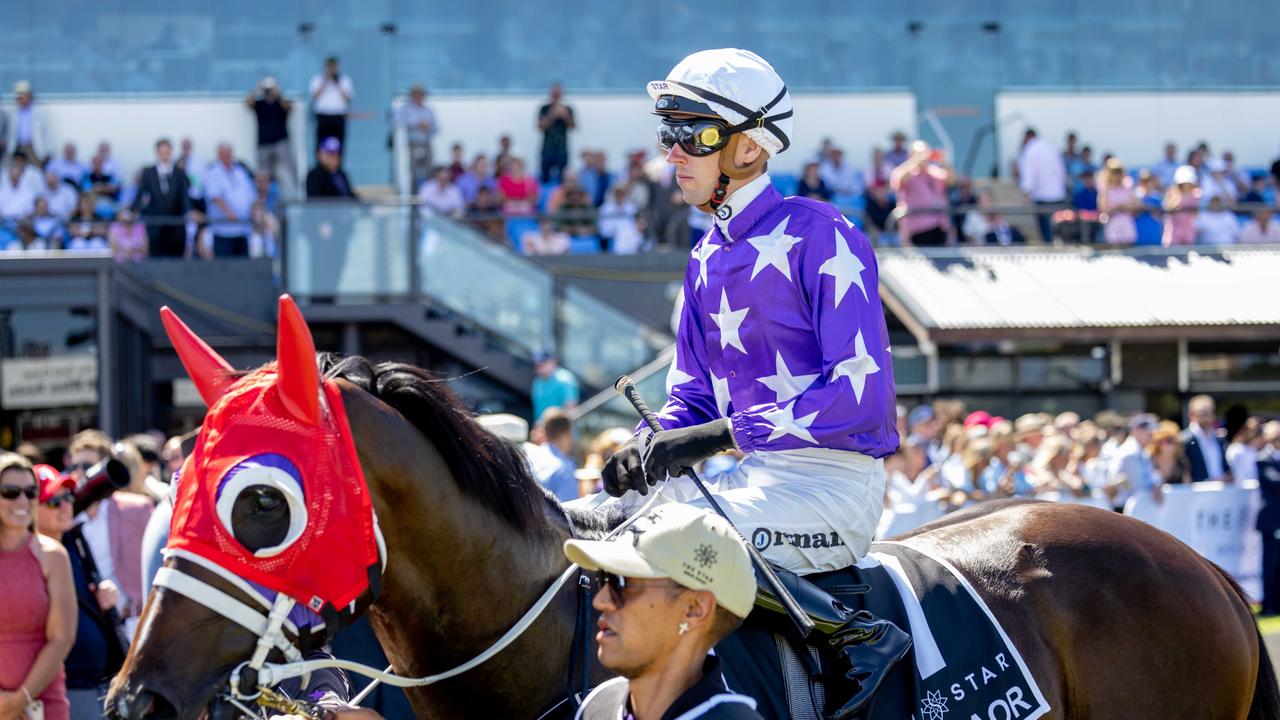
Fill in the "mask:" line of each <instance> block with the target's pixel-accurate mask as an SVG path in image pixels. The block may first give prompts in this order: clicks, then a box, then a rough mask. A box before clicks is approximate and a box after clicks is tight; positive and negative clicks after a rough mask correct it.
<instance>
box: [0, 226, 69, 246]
mask: <svg viewBox="0 0 1280 720" xmlns="http://www.w3.org/2000/svg"><path fill="white" fill-rule="evenodd" d="M6 238H7V239H6ZM56 247H57V246H56V245H52V244H50V243H49V242H48V241H47V240H44V239H42V238H41V237H40V236H39V235H37V234H36V229H35V226H34V224H33V223H32V222H31V219H30V218H23V219H22V220H20V221H18V224H17V225H16V226H15V227H14V229H13V230H12V231H10V232H7V233H4V234H0V250H4V251H6V252H28V251H40V250H52V249H55V248H56Z"/></svg>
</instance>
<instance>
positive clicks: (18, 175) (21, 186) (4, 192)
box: [0, 153, 38, 228]
mask: <svg viewBox="0 0 1280 720" xmlns="http://www.w3.org/2000/svg"><path fill="white" fill-rule="evenodd" d="M26 169H27V157H26V155H24V154H22V153H14V156H13V160H12V161H11V162H10V163H9V169H8V172H6V173H4V179H3V180H2V181H0V220H3V221H4V222H5V223H9V224H10V227H11V228H12V227H13V225H12V223H16V222H17V221H18V220H19V219H21V218H24V217H26V216H28V215H30V214H31V211H32V210H34V209H35V206H36V194H37V192H38V191H37V190H35V189H33V188H32V187H31V184H30V183H28V182H26V179H25V175H26Z"/></svg>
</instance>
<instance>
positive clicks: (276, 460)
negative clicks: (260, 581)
mask: <svg viewBox="0 0 1280 720" xmlns="http://www.w3.org/2000/svg"><path fill="white" fill-rule="evenodd" d="M305 497H306V496H305V494H304V492H303V487H302V478H301V475H300V474H299V473H298V470H297V468H296V467H295V466H294V465H293V463H291V462H289V460H287V459H286V458H284V457H281V456H279V455H260V456H255V457H253V458H250V459H248V460H245V461H243V462H241V463H240V464H239V465H237V466H235V467H234V468H232V469H231V470H230V471H228V472H227V474H226V476H225V477H224V478H223V479H222V480H221V481H220V482H219V487H218V500H217V508H218V520H220V521H221V523H222V526H223V527H224V528H226V529H227V530H229V531H230V532H231V534H232V535H234V536H235V539H236V541H237V542H239V543H240V544H241V545H242V546H244V548H245V549H247V550H249V551H250V552H252V553H253V554H254V555H255V556H256V557H272V556H274V555H278V554H280V553H281V552H284V551H285V550H286V549H287V548H288V547H289V546H291V545H292V544H293V543H295V542H297V540H298V538H300V537H302V533H303V531H304V530H305V529H306V527H307V506H306V500H305Z"/></svg>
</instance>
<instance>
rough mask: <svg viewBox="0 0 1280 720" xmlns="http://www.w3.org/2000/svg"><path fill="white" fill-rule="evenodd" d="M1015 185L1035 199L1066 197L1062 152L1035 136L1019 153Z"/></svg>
mask: <svg viewBox="0 0 1280 720" xmlns="http://www.w3.org/2000/svg"><path fill="white" fill-rule="evenodd" d="M1018 174H1019V175H1020V176H1021V179H1020V180H1019V182H1018V187H1020V188H1021V189H1022V192H1024V193H1026V194H1027V197H1029V198H1031V199H1032V200H1033V201H1035V202H1062V201H1063V200H1066V199H1067V168H1066V166H1064V165H1063V164H1062V155H1060V154H1059V153H1058V151H1057V150H1056V149H1054V147H1053V146H1051V145H1050V144H1049V143H1047V142H1045V141H1044V140H1042V139H1041V138H1038V137H1034V138H1031V140H1030V141H1029V142H1028V143H1027V144H1026V145H1023V146H1022V152H1021V154H1019V155H1018Z"/></svg>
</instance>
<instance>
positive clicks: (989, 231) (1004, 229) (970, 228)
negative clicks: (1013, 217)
mask: <svg viewBox="0 0 1280 720" xmlns="http://www.w3.org/2000/svg"><path fill="white" fill-rule="evenodd" d="M994 204H995V201H994V200H993V199H992V197H991V195H990V194H989V193H983V194H982V195H980V196H979V197H978V207H976V208H973V209H972V210H970V211H969V212H967V213H965V218H964V225H963V226H962V234H963V235H964V237H965V239H966V240H968V241H970V242H972V243H975V244H986V245H1003V246H1006V247H1007V246H1009V245H1022V244H1025V243H1026V242H1027V239H1026V238H1025V237H1023V235H1022V231H1021V230H1019V229H1018V228H1016V227H1013V226H1012V225H1010V224H1009V221H1008V220H1006V219H1005V217H1004V215H1002V214H1000V213H998V212H996V211H995V210H994V207H993V206H994Z"/></svg>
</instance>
